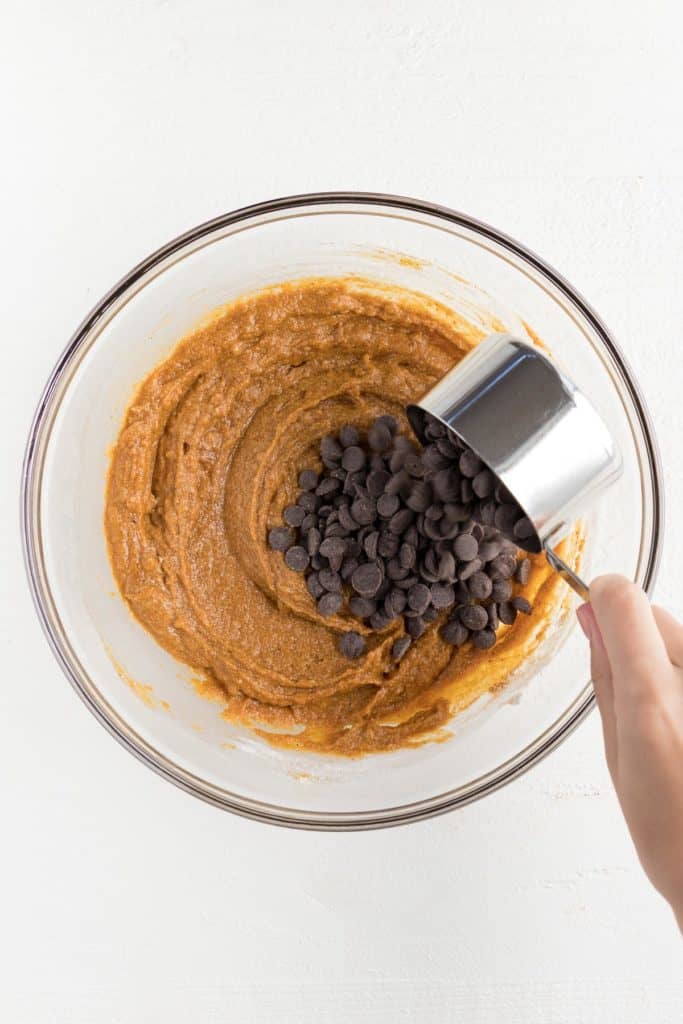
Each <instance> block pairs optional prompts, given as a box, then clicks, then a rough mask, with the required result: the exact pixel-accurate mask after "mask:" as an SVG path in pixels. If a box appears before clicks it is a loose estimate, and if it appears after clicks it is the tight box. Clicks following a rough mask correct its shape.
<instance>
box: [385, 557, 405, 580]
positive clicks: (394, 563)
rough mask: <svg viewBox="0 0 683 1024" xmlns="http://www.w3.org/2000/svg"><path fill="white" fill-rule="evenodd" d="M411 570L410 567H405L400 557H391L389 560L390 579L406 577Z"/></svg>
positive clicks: (388, 572) (388, 571)
mask: <svg viewBox="0 0 683 1024" xmlns="http://www.w3.org/2000/svg"><path fill="white" fill-rule="evenodd" d="M409 572H410V569H406V568H404V566H402V565H401V563H400V561H399V559H398V558H390V559H389V561H388V562H387V576H388V577H389V579H390V580H402V579H405V577H406V576H407V575H408V573H409Z"/></svg>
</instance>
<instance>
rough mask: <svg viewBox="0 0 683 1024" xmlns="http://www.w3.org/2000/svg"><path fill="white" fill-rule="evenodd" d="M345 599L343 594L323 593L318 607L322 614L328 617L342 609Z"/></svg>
mask: <svg viewBox="0 0 683 1024" xmlns="http://www.w3.org/2000/svg"><path fill="white" fill-rule="evenodd" d="M343 601H344V599H343V598H342V596H341V594H332V593H330V594H323V595H322V597H320V598H319V599H318V602H317V604H316V607H317V609H318V611H319V612H320V614H321V615H324V616H325V617H326V618H327V617H328V616H330V615H336V614H337V612H338V611H339V610H340V609H341V606H342V604H343Z"/></svg>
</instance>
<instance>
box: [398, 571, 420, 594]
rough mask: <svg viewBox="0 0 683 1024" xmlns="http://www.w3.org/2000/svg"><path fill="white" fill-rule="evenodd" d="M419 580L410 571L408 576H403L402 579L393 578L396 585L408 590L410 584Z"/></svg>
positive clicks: (412, 584)
mask: <svg viewBox="0 0 683 1024" xmlns="http://www.w3.org/2000/svg"><path fill="white" fill-rule="evenodd" d="M419 582H420V580H419V578H418V577H417V576H415V575H414V573H410V574H409V575H408V576H404V577H403V579H400V580H394V583H395V585H396V586H397V587H400V588H401V590H410V588H411V587H412V586H414V585H415V584H416V583H419Z"/></svg>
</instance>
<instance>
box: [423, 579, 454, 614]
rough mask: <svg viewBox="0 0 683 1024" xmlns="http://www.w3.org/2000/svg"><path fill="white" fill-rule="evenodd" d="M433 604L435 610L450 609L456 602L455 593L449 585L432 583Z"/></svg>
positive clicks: (430, 589)
mask: <svg viewBox="0 0 683 1024" xmlns="http://www.w3.org/2000/svg"><path fill="white" fill-rule="evenodd" d="M429 591H430V594H431V600H432V604H433V605H434V607H435V608H438V609H439V610H441V609H442V608H450V606H451V605H452V604H454V602H455V591H454V590H453V587H452V586H450V584H448V583H432V585H431V587H430V588H429Z"/></svg>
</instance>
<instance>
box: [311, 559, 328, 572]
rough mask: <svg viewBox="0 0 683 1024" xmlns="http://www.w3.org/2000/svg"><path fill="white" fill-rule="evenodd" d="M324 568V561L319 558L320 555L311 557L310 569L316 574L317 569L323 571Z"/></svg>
mask: <svg viewBox="0 0 683 1024" xmlns="http://www.w3.org/2000/svg"><path fill="white" fill-rule="evenodd" d="M324 568H325V559H324V558H321V556H320V555H311V569H315V570H316V572H317V571H318V569H324Z"/></svg>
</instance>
